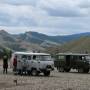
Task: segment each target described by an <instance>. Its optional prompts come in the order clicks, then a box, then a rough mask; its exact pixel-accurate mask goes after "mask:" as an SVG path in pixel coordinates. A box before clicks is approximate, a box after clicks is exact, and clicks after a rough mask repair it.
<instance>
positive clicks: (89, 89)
mask: <svg viewBox="0 0 90 90" xmlns="http://www.w3.org/2000/svg"><path fill="white" fill-rule="evenodd" d="M15 79H17V81H18V84H17V85H16V84H15V83H14V81H13V80H15ZM0 90H90V74H78V73H76V72H72V73H58V72H57V71H54V72H52V73H51V76H50V77H44V76H43V75H40V76H37V77H32V76H15V75H13V74H12V73H11V72H10V71H9V73H8V75H3V74H2V72H0Z"/></svg>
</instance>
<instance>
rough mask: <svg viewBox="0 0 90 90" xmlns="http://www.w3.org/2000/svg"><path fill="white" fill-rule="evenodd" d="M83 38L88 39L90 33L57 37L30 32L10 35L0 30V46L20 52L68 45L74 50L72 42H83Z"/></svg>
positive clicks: (74, 46)
mask: <svg viewBox="0 0 90 90" xmlns="http://www.w3.org/2000/svg"><path fill="white" fill-rule="evenodd" d="M84 37H87V38H90V32H86V33H79V34H73V35H64V36H59V35H58V36H49V35H45V34H42V33H38V32H32V31H29V32H25V33H21V34H10V33H8V32H6V31H5V30H0V46H3V47H7V48H10V49H12V50H15V51H21V50H24V51H25V50H28V51H29V50H40V51H44V50H45V49H46V48H47V47H48V48H49V47H54V46H55V47H62V48H63V47H70V48H71V46H70V45H72V46H73V48H76V46H77V45H76V44H75V45H73V44H72V42H73V43H74V42H77V43H79V42H80V41H82V42H83V40H85V38H84ZM81 38H82V39H81ZM79 40H80V41H79ZM88 42H89V41H88ZM85 43H86V42H85ZM79 44H81V43H79ZM68 45H69V46H68ZM86 46H87V45H86ZM71 50H73V49H71ZM74 50H75V49H74Z"/></svg>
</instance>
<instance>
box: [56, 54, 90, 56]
mask: <svg viewBox="0 0 90 90" xmlns="http://www.w3.org/2000/svg"><path fill="white" fill-rule="evenodd" d="M57 55H73V56H90V55H89V54H85V53H58V54H57Z"/></svg>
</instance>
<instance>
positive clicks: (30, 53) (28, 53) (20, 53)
mask: <svg viewBox="0 0 90 90" xmlns="http://www.w3.org/2000/svg"><path fill="white" fill-rule="evenodd" d="M14 54H19V55H50V54H47V53H34V52H14Z"/></svg>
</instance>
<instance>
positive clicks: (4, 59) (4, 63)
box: [3, 56, 8, 68]
mask: <svg viewBox="0 0 90 90" xmlns="http://www.w3.org/2000/svg"><path fill="white" fill-rule="evenodd" d="M3 68H8V58H7V56H4V57H3Z"/></svg>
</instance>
